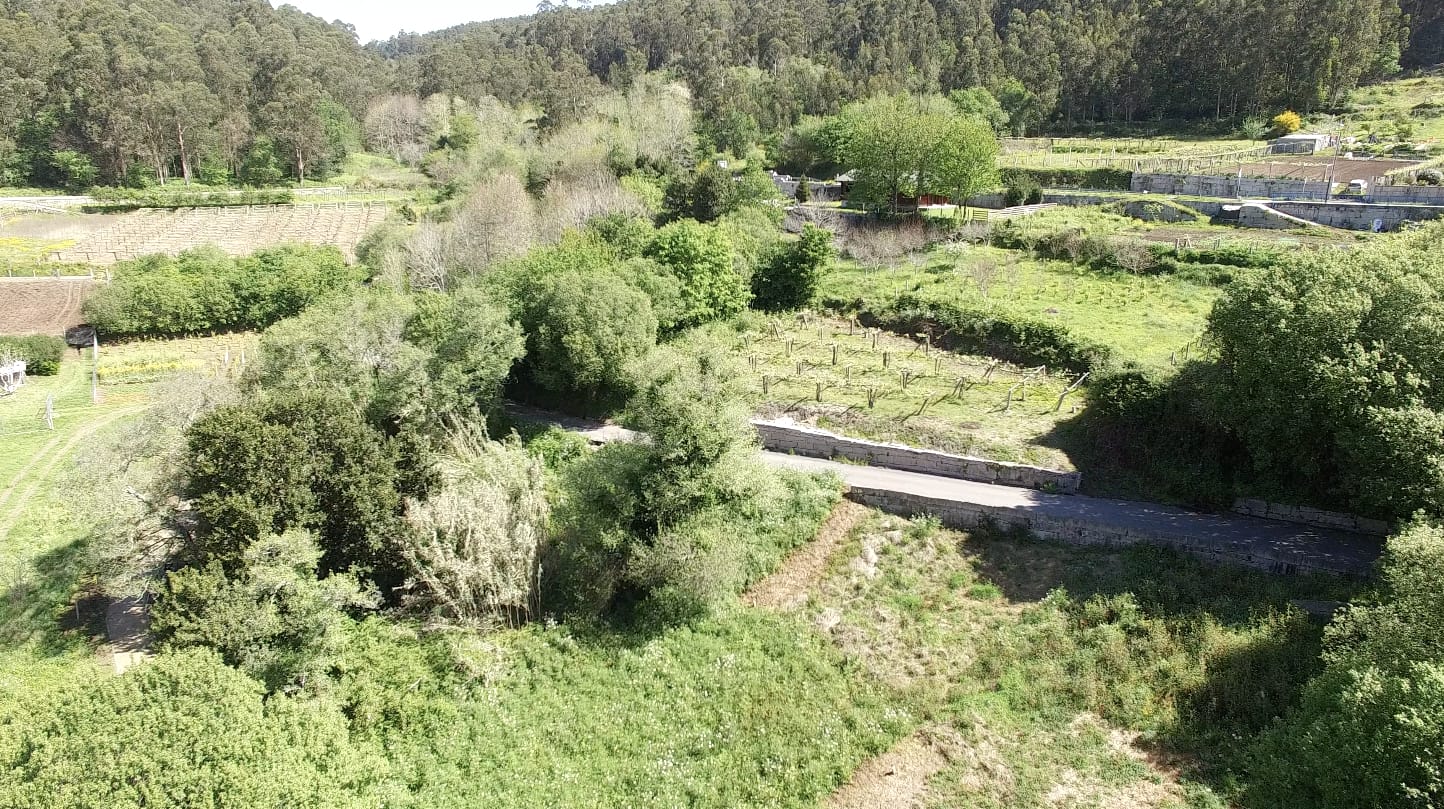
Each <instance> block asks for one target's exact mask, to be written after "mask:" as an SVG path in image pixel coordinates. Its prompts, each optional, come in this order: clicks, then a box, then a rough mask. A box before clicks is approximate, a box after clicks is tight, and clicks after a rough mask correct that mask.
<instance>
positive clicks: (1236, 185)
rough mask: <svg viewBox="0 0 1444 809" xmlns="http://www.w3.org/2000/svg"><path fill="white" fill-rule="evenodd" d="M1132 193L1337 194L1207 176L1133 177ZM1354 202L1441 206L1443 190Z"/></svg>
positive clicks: (1375, 192)
mask: <svg viewBox="0 0 1444 809" xmlns="http://www.w3.org/2000/svg"><path fill="white" fill-rule="evenodd" d="M1129 187H1130V189H1131V190H1132V191H1134V192H1135V193H1140V194H1142V193H1149V194H1181V195H1183V196H1191V197H1223V198H1226V199H1273V200H1300V201H1309V200H1313V201H1318V202H1323V201H1326V200H1332V199H1333V198H1335V197H1337V196H1338V195H1337V194H1330V193H1329V192H1330V189H1329V188H1327V187H1326V184H1325V183H1324V182H1323V181H1322V180H1296V179H1285V178H1275V179H1261V178H1257V177H1237V176H1231V177H1230V176H1211V175H1203V174H1144V173H1141V172H1140V173H1135V174H1134V175H1133V179H1132V181H1131V183H1130V186H1129ZM1352 199H1354V200H1355V201H1358V202H1367V203H1373V204H1376V205H1444V187H1436V186H1427V185H1373V184H1371V185H1370V186H1369V191H1368V193H1367V194H1365V195H1363V196H1362V197H1354V198H1352Z"/></svg>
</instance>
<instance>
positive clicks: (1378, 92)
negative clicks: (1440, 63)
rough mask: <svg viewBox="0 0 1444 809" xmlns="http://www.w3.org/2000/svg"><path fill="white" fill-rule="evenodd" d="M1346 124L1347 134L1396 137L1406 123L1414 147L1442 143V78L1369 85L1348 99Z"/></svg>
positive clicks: (1409, 79)
mask: <svg viewBox="0 0 1444 809" xmlns="http://www.w3.org/2000/svg"><path fill="white" fill-rule="evenodd" d="M1348 106H1349V107H1350V109H1351V111H1350V112H1349V113H1348V114H1347V116H1346V118H1345V120H1346V121H1347V123H1348V130H1349V134H1352V135H1355V136H1360V135H1366V134H1368V133H1370V132H1373V133H1376V134H1378V135H1380V136H1381V137H1382V136H1389V135H1393V134H1395V132H1396V130H1397V128H1398V127H1397V122H1398V121H1401V120H1402V121H1407V122H1408V125H1409V128H1410V129H1411V130H1412V131H1411V132H1410V133H1409V134H1410V135H1411V137H1410V138H1409V140H1412V141H1414V142H1416V143H1427V142H1430V141H1433V142H1436V143H1437V142H1439V141H1444V74H1441V73H1436V74H1434V75H1430V76H1417V77H1414V78H1407V79H1396V80H1394V81H1387V82H1381V83H1379V84H1371V85H1369V86H1367V87H1361V88H1359V89H1358V90H1355V91H1354V93H1353V95H1351V96H1350V97H1349V101H1348Z"/></svg>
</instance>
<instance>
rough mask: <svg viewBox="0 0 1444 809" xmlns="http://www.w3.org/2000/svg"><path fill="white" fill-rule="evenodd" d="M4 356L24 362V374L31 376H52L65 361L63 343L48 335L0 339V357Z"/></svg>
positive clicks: (57, 338)
mask: <svg viewBox="0 0 1444 809" xmlns="http://www.w3.org/2000/svg"><path fill="white" fill-rule="evenodd" d="M6 354H12V355H14V356H15V357H17V358H19V359H22V360H24V361H25V373H27V374H29V375H31V376H54V375H55V374H57V373H59V372H60V361H61V360H63V359H65V341H64V340H62V339H60V338H59V337H52V336H50V335H48V334H35V335H30V336H28V337H0V357H4V356H5V355H6Z"/></svg>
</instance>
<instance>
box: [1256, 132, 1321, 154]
mask: <svg viewBox="0 0 1444 809" xmlns="http://www.w3.org/2000/svg"><path fill="white" fill-rule="evenodd" d="M1332 145H1333V138H1332V136H1330V135H1316V134H1314V133H1312V132H1295V133H1294V134H1292V135H1284V136H1283V137H1281V138H1274V139H1273V140H1271V141H1269V153H1270V154H1305V155H1308V154H1318V153H1319V152H1322V151H1323V150H1325V149H1327V148H1329V147H1330V146H1332Z"/></svg>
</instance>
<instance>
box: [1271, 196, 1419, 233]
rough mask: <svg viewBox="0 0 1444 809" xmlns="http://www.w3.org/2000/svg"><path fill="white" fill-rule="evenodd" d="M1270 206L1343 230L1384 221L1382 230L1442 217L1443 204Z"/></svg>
mask: <svg viewBox="0 0 1444 809" xmlns="http://www.w3.org/2000/svg"><path fill="white" fill-rule="evenodd" d="M1271 207H1272V208H1273V209H1274V210H1276V211H1278V212H1280V213H1283V214H1287V215H1289V216H1296V217H1298V218H1300V219H1305V220H1308V221H1310V222H1313V223H1314V224H1317V225H1327V226H1329V227H1334V228H1343V229H1345V230H1372V229H1373V227H1374V220H1376V219H1378V220H1381V221H1382V222H1383V223H1384V230H1388V231H1393V230H1398V229H1399V227H1400V226H1401V225H1403V224H1404V223H1405V222H1426V221H1429V220H1432V219H1439V218H1441V217H1444V206H1434V205H1366V204H1362V203H1357V202H1275V203H1272V204H1271Z"/></svg>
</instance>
